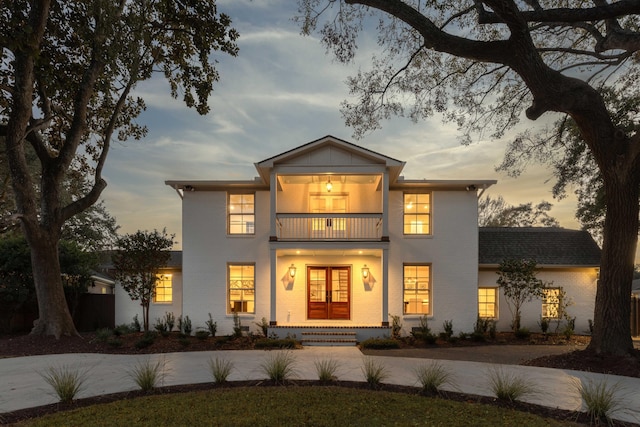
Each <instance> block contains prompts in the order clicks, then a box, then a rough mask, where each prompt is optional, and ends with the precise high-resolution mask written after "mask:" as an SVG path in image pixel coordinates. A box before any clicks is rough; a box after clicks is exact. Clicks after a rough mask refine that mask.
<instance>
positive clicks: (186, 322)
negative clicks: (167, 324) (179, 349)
mask: <svg viewBox="0 0 640 427" xmlns="http://www.w3.org/2000/svg"><path fill="white" fill-rule="evenodd" d="M192 330H193V325H192V324H191V319H190V318H189V316H184V319H182V332H183V333H184V334H185V335H186V336H189V335H191V331H192Z"/></svg>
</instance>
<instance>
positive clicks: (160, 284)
mask: <svg viewBox="0 0 640 427" xmlns="http://www.w3.org/2000/svg"><path fill="white" fill-rule="evenodd" d="M172 278H173V276H172V275H171V274H158V279H157V280H156V295H155V297H153V302H173V283H172Z"/></svg>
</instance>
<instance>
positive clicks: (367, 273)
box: [362, 264, 369, 280]
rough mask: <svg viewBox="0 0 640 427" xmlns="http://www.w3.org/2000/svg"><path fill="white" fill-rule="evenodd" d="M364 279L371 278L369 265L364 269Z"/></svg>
mask: <svg viewBox="0 0 640 427" xmlns="http://www.w3.org/2000/svg"><path fill="white" fill-rule="evenodd" d="M362 278H363V279H364V280H367V279H368V278H369V267H367V264H365V265H364V267H362Z"/></svg>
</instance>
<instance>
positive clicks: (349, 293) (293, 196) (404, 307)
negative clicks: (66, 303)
mask: <svg viewBox="0 0 640 427" xmlns="http://www.w3.org/2000/svg"><path fill="white" fill-rule="evenodd" d="M255 167H256V169H257V171H258V174H259V177H257V178H255V179H254V180H250V181H217V180H216V181H200V180H197V181H167V182H166V184H167V185H169V186H171V187H173V188H174V189H175V190H176V191H177V192H178V194H179V195H180V197H181V199H182V222H183V229H182V245H183V254H182V255H183V263H182V273H181V277H180V280H178V283H177V285H178V287H179V288H178V289H174V290H173V292H174V293H176V292H179V293H180V298H179V299H180V307H175V308H176V310H172V308H173V307H171V305H169V306H168V307H167V310H168V311H174V312H178V313H180V314H183V315H188V316H189V317H190V318H191V319H192V321H193V323H194V325H200V326H204V322H205V321H206V320H207V319H208V315H209V313H210V314H211V316H212V318H213V320H214V321H216V322H217V324H218V330H219V332H220V333H221V334H226V333H231V331H232V328H233V316H234V313H238V315H239V318H240V320H241V322H242V323H243V324H244V325H253V323H254V322H260V321H261V319H262V318H265V319H266V320H267V321H268V322H269V324H270V325H271V328H270V332H273V333H276V334H278V335H281V336H285V335H287V334H291V333H294V334H298V333H301V331H303V330H304V329H311V330H313V329H314V328H319V327H321V328H322V329H327V328H332V329H331V330H340V329H341V328H345V329H349V330H351V331H354V332H355V333H356V336H357V339H358V340H360V339H363V338H366V337H368V336H382V335H385V334H388V327H389V325H390V322H391V319H392V317H391V316H400V319H401V320H402V323H403V325H404V327H405V329H408V328H410V327H411V326H415V325H417V324H418V322H419V319H420V317H421V316H425V315H426V316H428V318H429V321H430V322H435V323H434V325H440V324H442V322H443V321H444V320H451V321H452V322H453V326H454V328H455V329H456V330H458V331H461V330H464V331H469V330H471V329H472V328H473V324H474V322H475V321H476V317H477V313H478V225H477V215H478V213H477V212H478V211H477V209H478V206H477V200H478V192H479V191H482V190H484V189H486V188H487V187H489V186H491V185H492V184H494V183H495V182H496V181H494V180H477V179H468V180H467V179H464V180H424V179H420V180H410V179H405V178H403V176H402V175H401V173H402V169H403V167H404V162H402V161H400V160H396V159H393V158H390V157H387V156H385V155H382V154H379V153H376V152H373V151H371V150H368V149H366V148H363V147H360V146H357V145H354V144H351V143H349V142H346V141H343V140H340V139H338V138H335V137H332V136H326V137H323V138H321V139H318V140H316V141H312V142H310V143H307V144H304V145H302V146H299V147H297V148H294V149H292V150H289V151H286V152H284V153H282V154H278V155H277V156H274V157H271V158H268V159H266V160H263V161H261V162H258V163H256V164H255ZM157 309H159V310H161V309H162V307H159V308H157ZM251 329H252V330H253V329H254V327H253V326H252V327H251ZM298 337H299V335H298Z"/></svg>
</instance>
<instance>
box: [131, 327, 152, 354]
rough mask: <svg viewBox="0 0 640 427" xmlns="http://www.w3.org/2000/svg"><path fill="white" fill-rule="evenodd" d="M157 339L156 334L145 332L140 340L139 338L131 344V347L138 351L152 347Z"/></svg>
mask: <svg viewBox="0 0 640 427" xmlns="http://www.w3.org/2000/svg"><path fill="white" fill-rule="evenodd" d="M157 337H158V334H157V333H156V332H153V331H147V332H145V333H144V334H143V335H142V338H140V339H139V340H138V341H136V342H135V343H134V344H133V346H134V347H135V348H137V349H138V350H140V349H143V348H147V347H150V346H151V345H153V343H154V342H155V340H156V338H157Z"/></svg>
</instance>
